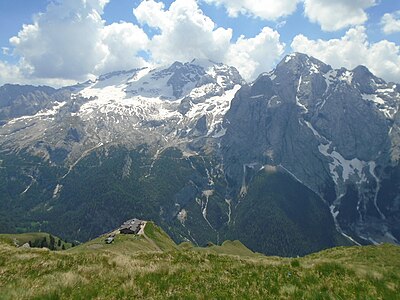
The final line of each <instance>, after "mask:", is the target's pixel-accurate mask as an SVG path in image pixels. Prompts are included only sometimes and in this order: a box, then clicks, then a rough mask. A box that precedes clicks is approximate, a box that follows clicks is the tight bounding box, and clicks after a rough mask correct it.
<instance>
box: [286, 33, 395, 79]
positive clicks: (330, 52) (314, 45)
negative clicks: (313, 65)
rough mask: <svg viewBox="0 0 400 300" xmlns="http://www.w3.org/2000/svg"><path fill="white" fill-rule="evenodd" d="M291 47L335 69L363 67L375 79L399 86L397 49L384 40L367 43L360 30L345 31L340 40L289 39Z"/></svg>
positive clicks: (302, 37) (391, 43)
mask: <svg viewBox="0 0 400 300" xmlns="http://www.w3.org/2000/svg"><path fill="white" fill-rule="evenodd" d="M291 47H292V49H293V51H296V52H303V53H307V54H309V55H312V56H314V57H316V58H318V59H320V60H322V61H324V62H326V63H328V64H330V65H332V66H333V67H335V68H339V67H346V68H348V69H352V68H355V67H356V66H358V65H365V66H366V67H368V68H369V69H370V70H371V71H372V72H373V73H374V74H375V75H377V76H379V77H382V78H384V79H386V80H389V81H394V82H400V47H399V46H398V45H396V44H395V43H393V42H389V41H387V40H382V41H379V42H377V43H370V42H369V41H368V36H367V34H366V32H365V27H363V26H357V27H356V28H352V29H349V30H348V31H347V32H346V34H345V35H344V36H343V37H342V38H340V39H332V40H321V39H318V40H311V39H308V38H307V37H305V36H304V35H301V34H300V35H297V36H296V37H295V38H294V39H293V42H292V44H291Z"/></svg>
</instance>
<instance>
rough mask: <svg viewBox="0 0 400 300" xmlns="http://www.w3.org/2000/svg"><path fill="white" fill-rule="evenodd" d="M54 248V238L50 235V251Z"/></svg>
mask: <svg viewBox="0 0 400 300" xmlns="http://www.w3.org/2000/svg"><path fill="white" fill-rule="evenodd" d="M55 248H56V240H55V239H54V236H52V235H51V234H50V246H49V249H50V250H54V249H55Z"/></svg>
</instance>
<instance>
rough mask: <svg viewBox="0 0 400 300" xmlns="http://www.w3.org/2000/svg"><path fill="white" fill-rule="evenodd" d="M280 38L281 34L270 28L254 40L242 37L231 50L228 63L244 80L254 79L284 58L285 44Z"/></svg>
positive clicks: (228, 54)
mask: <svg viewBox="0 0 400 300" xmlns="http://www.w3.org/2000/svg"><path fill="white" fill-rule="evenodd" d="M279 38H280V36H279V33H278V32H276V31H274V30H272V29H271V28H269V27H265V28H263V30H262V31H261V33H260V34H258V35H257V36H256V37H254V38H249V39H246V38H245V37H244V36H241V37H239V39H238V40H237V42H236V43H234V44H232V45H231V47H230V48H229V51H228V53H227V56H226V63H227V64H229V65H232V66H235V67H236V68H237V69H238V70H239V71H240V73H241V74H242V76H243V77H244V78H247V79H253V78H254V76H257V75H258V74H260V73H263V72H266V71H269V70H270V69H271V68H272V67H273V66H274V65H275V63H276V62H277V60H278V59H279V58H280V57H281V56H282V54H283V52H284V48H285V44H283V43H281V42H280V41H279Z"/></svg>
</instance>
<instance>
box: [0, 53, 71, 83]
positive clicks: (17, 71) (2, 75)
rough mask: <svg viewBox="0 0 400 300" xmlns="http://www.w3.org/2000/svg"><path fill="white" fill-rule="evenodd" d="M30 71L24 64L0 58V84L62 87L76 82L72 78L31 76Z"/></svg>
mask: <svg viewBox="0 0 400 300" xmlns="http://www.w3.org/2000/svg"><path fill="white" fill-rule="evenodd" d="M22 63H23V62H22ZM31 73H32V72H31V70H30V69H29V68H26V66H24V65H23V64H21V63H20V64H17V65H13V64H9V63H7V62H4V61H1V60H0V86H2V85H4V84H6V83H13V84H33V85H50V86H54V87H62V86H67V85H72V84H74V83H76V81H74V80H66V79H59V78H53V79H49V78H36V77H32V74H31Z"/></svg>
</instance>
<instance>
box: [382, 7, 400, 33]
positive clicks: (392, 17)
mask: <svg viewBox="0 0 400 300" xmlns="http://www.w3.org/2000/svg"><path fill="white" fill-rule="evenodd" d="M381 24H382V30H383V32H384V33H385V34H391V33H396V32H400V10H398V11H395V12H394V13H391V14H389V13H387V14H384V15H383V17H382V20H381Z"/></svg>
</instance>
